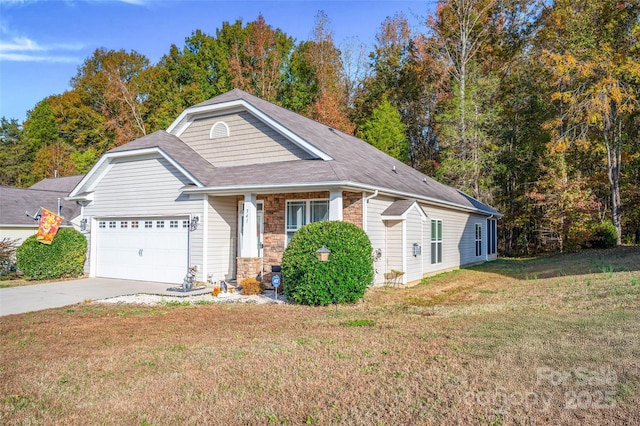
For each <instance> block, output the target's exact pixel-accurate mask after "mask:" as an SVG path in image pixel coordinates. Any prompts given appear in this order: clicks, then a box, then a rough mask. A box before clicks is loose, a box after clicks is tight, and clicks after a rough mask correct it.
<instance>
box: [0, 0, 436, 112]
mask: <svg viewBox="0 0 640 426" xmlns="http://www.w3.org/2000/svg"><path fill="white" fill-rule="evenodd" d="M434 6H435V1H432V0H423V1H404V0H386V1H367V0H332V1H310V0H298V1H284V0H283V1H273V0H270V1H267V0H253V1H222V0H209V1H205V0H183V1H176V0H0V117H6V118H16V119H18V120H19V121H20V122H22V121H23V120H24V119H25V118H26V116H27V111H28V110H30V109H32V108H33V107H34V106H35V105H36V104H37V103H38V102H39V101H41V100H42V99H44V98H45V97H47V96H50V95H54V94H60V93H62V92H64V91H66V90H68V89H69V88H70V86H69V82H70V80H71V78H72V77H74V76H75V75H76V73H77V70H78V67H79V66H80V65H82V63H83V62H84V61H85V59H87V58H89V57H90V56H91V55H92V54H93V52H94V51H95V50H96V49H97V48H106V49H113V50H120V49H124V50H126V51H130V50H135V51H137V52H139V53H142V54H143V55H145V56H147V57H148V58H149V59H150V60H151V62H152V63H156V62H157V61H158V60H159V59H160V58H161V57H162V55H164V54H166V53H167V52H168V51H169V47H170V46H171V45H172V44H175V45H176V46H178V47H182V46H184V40H185V38H187V37H189V36H190V35H191V33H192V32H193V31H195V30H196V29H200V30H202V31H203V32H205V33H207V34H211V35H215V31H216V29H217V28H219V27H221V25H222V23H223V22H225V21H228V22H235V21H236V19H241V20H242V22H243V23H245V24H246V23H247V22H251V21H254V20H255V19H256V18H257V17H258V15H259V14H262V15H263V16H264V18H265V21H266V23H267V24H269V25H271V26H272V27H273V28H280V29H281V30H282V31H284V32H285V33H286V34H288V35H289V36H291V37H293V38H295V39H296V40H297V41H302V40H308V39H310V38H311V30H312V28H313V25H314V22H315V16H316V14H317V12H318V11H319V10H323V11H324V12H325V13H326V14H327V15H328V17H329V20H330V29H331V30H332V31H333V35H334V41H335V42H336V44H338V45H340V44H341V43H342V42H343V41H347V40H352V39H354V38H356V39H357V40H358V41H359V42H360V43H363V44H365V45H366V46H367V47H368V48H370V47H372V46H373V44H374V42H375V34H376V32H377V31H378V29H379V28H380V25H381V24H382V22H383V21H384V19H385V18H386V17H388V16H393V15H394V14H396V13H397V12H402V13H404V14H405V16H407V18H408V19H409V22H410V24H411V25H412V27H413V28H414V29H416V30H420V31H423V30H424V28H423V26H422V22H424V19H425V17H426V16H427V14H428V13H429V12H430V11H431V10H432V9H433V7H434Z"/></svg>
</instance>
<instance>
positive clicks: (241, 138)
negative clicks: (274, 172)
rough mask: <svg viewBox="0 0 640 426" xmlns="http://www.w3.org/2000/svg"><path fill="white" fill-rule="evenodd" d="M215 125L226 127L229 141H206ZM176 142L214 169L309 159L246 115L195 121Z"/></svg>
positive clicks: (297, 148)
mask: <svg viewBox="0 0 640 426" xmlns="http://www.w3.org/2000/svg"><path fill="white" fill-rule="evenodd" d="M218 121H222V122H224V123H225V124H226V125H227V126H228V127H229V137H222V138H214V139H210V138H209V132H210V130H211V127H212V126H213V125H214V124H215V123H216V122H218ZM180 139H182V140H183V141H184V142H185V143H186V144H187V145H189V146H190V147H191V148H193V150H194V151H196V152H197V153H198V154H200V155H201V156H202V157H203V158H205V159H206V160H208V161H209V162H211V163H212V164H213V165H214V166H216V167H225V166H240V165H246V164H262V163H273V162H278V161H291V160H299V159H310V158H311V156H310V155H309V154H308V153H307V152H305V151H304V150H303V149H301V148H300V147H298V146H297V145H295V144H294V143H292V142H291V141H289V140H288V139H286V138H284V137H283V136H282V135H280V134H279V133H277V132H276V131H275V130H273V129H272V128H270V127H269V126H267V125H266V124H264V123H263V122H262V121H260V120H258V119H257V118H255V117H254V116H253V115H251V114H250V113H248V112H240V113H235V114H228V115H224V116H217V117H209V118H203V119H200V120H195V121H193V122H192V123H191V124H190V125H189V127H187V129H186V130H185V131H184V132H183V133H182V134H181V135H180Z"/></svg>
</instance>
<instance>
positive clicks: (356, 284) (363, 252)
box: [282, 221, 373, 306]
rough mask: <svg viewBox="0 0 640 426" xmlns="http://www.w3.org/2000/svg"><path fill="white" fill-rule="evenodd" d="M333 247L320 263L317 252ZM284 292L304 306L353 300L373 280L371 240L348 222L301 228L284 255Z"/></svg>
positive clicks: (355, 299) (362, 294)
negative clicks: (321, 248) (323, 248)
mask: <svg viewBox="0 0 640 426" xmlns="http://www.w3.org/2000/svg"><path fill="white" fill-rule="evenodd" d="M322 246H325V247H326V248H328V249H329V250H331V254H330V255H329V261H327V262H320V261H319V260H318V258H317V255H316V251H317V250H318V249H319V248H320V247H322ZM282 277H283V283H284V295H285V296H286V297H287V299H288V300H289V301H292V302H294V303H300V304H304V305H322V306H323V305H329V304H334V303H353V302H356V301H357V300H359V299H360V298H362V296H364V293H365V291H366V289H367V287H368V286H369V285H371V283H372V281H373V262H372V258H371V242H370V241H369V237H368V236H367V234H366V233H365V232H364V231H363V230H362V229H360V228H358V227H357V226H355V225H353V224H350V223H347V222H338V221H330V222H314V223H310V224H308V225H305V226H303V227H302V228H300V229H299V230H298V231H297V232H296V233H295V234H294V235H293V237H292V238H291V241H290V242H289V244H288V245H287V248H286V250H285V252H284V255H283V257H282Z"/></svg>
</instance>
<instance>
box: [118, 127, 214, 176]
mask: <svg viewBox="0 0 640 426" xmlns="http://www.w3.org/2000/svg"><path fill="white" fill-rule="evenodd" d="M144 148H160V149H161V150H163V151H164V152H166V153H167V154H168V155H169V156H170V157H171V158H173V159H174V160H175V161H177V162H178V163H179V164H180V165H181V166H182V167H184V168H185V169H186V170H188V171H189V173H191V174H192V175H193V177H195V178H196V179H198V180H199V181H200V182H203V183H204V182H207V180H208V179H209V176H210V175H211V173H213V172H214V171H215V167H214V166H213V165H212V164H211V163H209V162H208V161H207V160H205V159H204V158H202V157H201V156H200V155H199V154H198V153H197V152H195V151H194V150H193V149H191V147H190V146H188V145H187V144H185V143H184V142H183V141H182V140H181V139H180V138H178V137H177V136H174V135H172V134H170V133H167V132H165V131H164V130H159V131H157V132H154V133H151V134H150V135H146V136H143V137H141V138H139V139H136V140H134V141H131V142H129V143H126V144H124V145H121V146H119V147H117V148H114V149H112V150H110V151H109V152H125V151H133V150H138V149H144Z"/></svg>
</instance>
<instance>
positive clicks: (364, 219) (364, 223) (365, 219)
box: [362, 189, 378, 232]
mask: <svg viewBox="0 0 640 426" xmlns="http://www.w3.org/2000/svg"><path fill="white" fill-rule="evenodd" d="M377 196H378V190H377V189H376V190H375V192H374V193H373V194H371V195H370V196H368V197H362V229H363V230H364V232H367V222H368V217H367V216H368V215H367V203H368V202H369V200H371V199H372V198H375V197H377Z"/></svg>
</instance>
